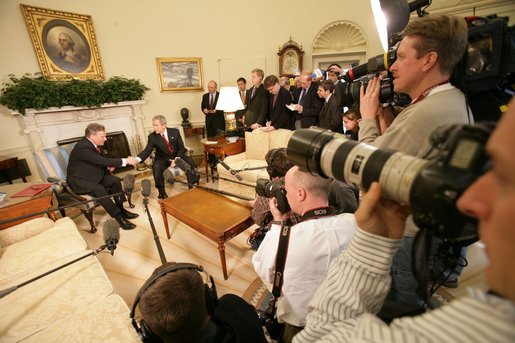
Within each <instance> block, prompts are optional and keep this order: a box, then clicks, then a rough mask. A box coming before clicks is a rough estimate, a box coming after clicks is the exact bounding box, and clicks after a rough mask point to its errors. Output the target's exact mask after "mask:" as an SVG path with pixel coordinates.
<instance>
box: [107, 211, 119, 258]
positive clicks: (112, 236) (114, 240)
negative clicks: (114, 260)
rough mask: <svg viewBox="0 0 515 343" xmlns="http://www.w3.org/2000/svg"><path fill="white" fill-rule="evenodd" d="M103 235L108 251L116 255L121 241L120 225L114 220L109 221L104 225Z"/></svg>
mask: <svg viewBox="0 0 515 343" xmlns="http://www.w3.org/2000/svg"><path fill="white" fill-rule="evenodd" d="M103 234H104V242H105V245H106V248H107V250H109V251H110V252H111V255H114V250H115V249H116V244H118V242H119V241H120V224H119V223H118V222H117V221H116V220H115V219H113V218H111V219H108V220H107V221H106V222H105V224H104V230H103Z"/></svg>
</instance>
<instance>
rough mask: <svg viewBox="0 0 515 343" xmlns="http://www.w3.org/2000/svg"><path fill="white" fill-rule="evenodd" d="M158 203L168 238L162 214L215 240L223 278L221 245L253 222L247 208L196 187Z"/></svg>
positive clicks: (165, 221) (224, 271)
mask: <svg viewBox="0 0 515 343" xmlns="http://www.w3.org/2000/svg"><path fill="white" fill-rule="evenodd" d="M160 204H161V214H162V216H163V222H164V225H165V229H166V236H167V237H168V239H170V238H171V236H170V230H169V228H168V218H167V216H166V215H167V214H170V215H171V216H172V217H175V218H177V219H178V220H180V221H181V222H183V223H184V224H186V225H188V226H190V227H191V228H192V229H194V230H195V231H197V232H199V233H201V234H202V235H204V236H206V237H207V238H209V239H211V240H213V241H214V242H216V243H218V251H219V253H220V260H221V262H222V270H223V273H224V279H225V280H227V278H228V276H227V266H226V262H225V245H224V244H225V242H227V241H228V240H230V239H231V238H233V237H235V236H237V235H238V234H240V233H241V232H243V231H245V230H246V229H247V228H249V227H250V226H252V224H253V223H254V221H253V220H252V218H251V217H250V208H249V207H247V206H245V205H243V204H241V203H239V202H236V201H234V200H231V199H229V198H227V197H225V196H222V195H218V194H216V193H214V192H209V191H206V190H202V189H199V188H193V189H190V190H187V191H185V192H182V193H180V194H177V195H174V196H171V197H169V198H167V199H164V200H161V201H160Z"/></svg>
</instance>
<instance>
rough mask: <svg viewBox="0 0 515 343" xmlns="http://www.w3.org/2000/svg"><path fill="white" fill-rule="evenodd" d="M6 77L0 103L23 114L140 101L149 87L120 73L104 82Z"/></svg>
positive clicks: (25, 76) (39, 77)
mask: <svg viewBox="0 0 515 343" xmlns="http://www.w3.org/2000/svg"><path fill="white" fill-rule="evenodd" d="M9 80H10V81H9V82H6V83H3V84H2V89H1V94H0V104H1V105H4V106H6V107H7V108H9V109H11V110H17V111H18V112H20V113H21V114H23V115H25V110H26V109H27V108H34V109H37V110H42V109H47V108H50V107H63V106H76V107H100V105H102V104H105V103H119V102H121V101H132V100H141V99H143V96H144V95H145V92H146V91H147V90H149V89H150V88H148V87H147V86H145V85H144V84H142V83H140V81H139V80H135V79H127V78H124V77H120V76H114V77H112V78H110V79H109V80H107V81H99V80H92V79H88V80H77V79H72V80H69V81H50V80H47V79H45V78H44V77H42V76H32V75H30V74H26V75H24V76H22V77H21V78H17V77H15V76H14V75H12V74H11V75H9Z"/></svg>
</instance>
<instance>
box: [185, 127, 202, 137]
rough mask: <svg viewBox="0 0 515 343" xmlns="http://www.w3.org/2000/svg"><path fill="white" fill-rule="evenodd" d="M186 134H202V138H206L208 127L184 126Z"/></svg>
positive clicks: (188, 135) (189, 135) (187, 135)
mask: <svg viewBox="0 0 515 343" xmlns="http://www.w3.org/2000/svg"><path fill="white" fill-rule="evenodd" d="M183 130H184V135H185V136H186V137H191V136H195V135H202V138H206V129H205V128H204V126H192V127H185V128H183Z"/></svg>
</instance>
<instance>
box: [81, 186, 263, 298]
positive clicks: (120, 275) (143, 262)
mask: <svg viewBox="0 0 515 343" xmlns="http://www.w3.org/2000/svg"><path fill="white" fill-rule="evenodd" d="M148 178H149V179H150V180H151V181H152V183H153V180H152V177H151V176H150V177H148ZM141 179H142V178H138V179H137V181H136V187H135V193H133V194H132V202H133V204H134V205H136V207H135V208H134V209H129V208H128V205H126V208H127V209H128V210H130V211H133V212H136V213H138V214H139V215H140V216H139V217H138V218H136V219H134V220H131V221H132V222H133V223H134V224H136V225H137V227H136V228H135V229H134V230H130V231H125V230H120V242H119V243H118V245H117V248H116V250H115V252H114V256H111V255H110V254H103V253H102V254H99V255H98V259H99V260H100V262H101V264H102V266H103V267H104V270H105V271H106V274H107V276H108V277H109V279H110V280H111V282H112V283H113V285H114V291H115V292H116V293H118V294H120V296H121V297H122V298H123V299H124V300H125V301H126V302H127V304H128V305H129V306H132V303H133V301H134V297H135V295H136V293H137V292H138V290H139V288H140V287H141V285H142V284H143V283H144V281H145V280H146V279H147V278H148V277H149V276H150V275H151V274H152V272H153V271H154V269H155V268H157V267H159V266H160V265H161V261H160V258H159V254H158V251H157V248H156V243H155V240H154V235H153V233H152V229H151V226H150V224H149V219H148V216H147V214H146V213H144V211H143V207H144V206H143V196H142V195H141V192H140V191H139V190H140V182H141ZM203 181H205V179H203ZM205 186H207V187H216V183H215V184H213V183H212V182H210V183H209V184H207V185H205ZM166 190H167V193H168V195H172V194H176V193H178V192H182V191H184V190H187V186H185V185H182V184H178V183H175V184H174V185H173V186H168V187H167V189H166ZM199 201H201V199H199ZM148 207H149V212H150V214H151V216H152V219H153V222H154V224H155V227H156V231H157V233H158V235H159V239H160V242H161V245H162V246H163V250H164V253H165V256H166V258H167V260H168V261H169V262H172V261H175V262H189V263H195V264H200V265H202V266H203V267H204V269H205V270H206V271H207V272H208V273H210V274H211V275H212V276H213V278H214V280H215V284H216V287H217V290H218V294H219V295H223V294H226V293H233V294H237V295H240V296H241V295H243V293H244V292H245V291H246V290H247V288H249V286H250V285H251V284H252V283H253V282H254V281H255V280H256V278H257V274H256V273H255V272H254V269H253V267H252V262H251V259H252V255H253V252H252V251H251V250H250V249H249V248H248V245H247V244H246V240H247V237H248V236H249V234H250V233H251V232H252V231H253V230H254V227H251V228H249V229H248V230H247V231H244V232H243V233H241V234H240V235H238V236H237V237H235V238H233V239H232V240H230V241H228V242H227V243H226V244H225V253H226V259H227V272H228V275H229V278H228V279H227V280H224V278H223V274H222V268H221V264H220V255H219V253H218V248H217V244H216V243H215V242H213V241H211V240H209V239H208V238H206V237H204V236H202V235H201V234H199V233H197V232H196V231H195V230H193V229H191V228H189V227H188V226H186V225H184V224H182V223H181V222H179V221H177V220H176V219H174V218H173V217H171V216H168V223H169V226H170V231H171V236H172V237H171V239H170V240H168V239H167V238H166V233H165V229H164V225H163V220H162V216H161V212H160V207H159V204H158V200H157V190H156V189H155V188H153V189H152V194H151V195H150V197H149V204H148ZM109 218H110V217H109V215H108V214H106V212H105V211H104V210H103V209H102V208H101V207H98V208H97V210H96V211H95V214H94V220H95V223H96V224H97V228H98V231H97V232H96V233H95V234H92V233H89V223H88V221H87V220H86V219H85V217H84V216H83V215H78V216H76V217H75V219H74V220H75V222H76V224H77V226H78V227H79V231H80V232H81V234H82V236H83V237H84V239H85V240H86V242H87V243H88V247H89V248H90V249H96V248H97V247H99V246H100V245H102V244H103V243H104V241H103V237H102V236H103V234H102V227H103V224H104V222H105V221H106V220H107V219H109Z"/></svg>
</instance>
